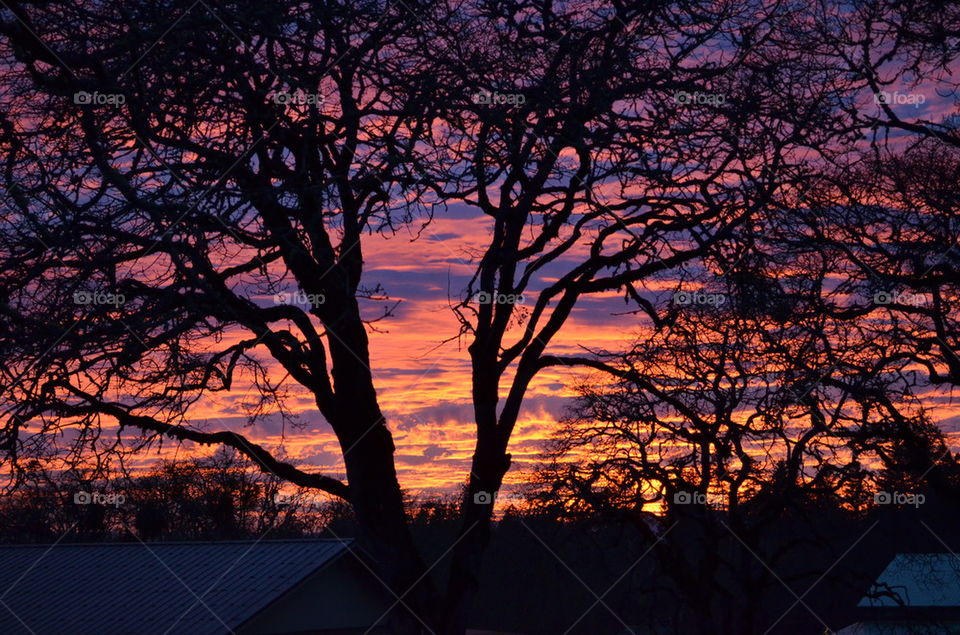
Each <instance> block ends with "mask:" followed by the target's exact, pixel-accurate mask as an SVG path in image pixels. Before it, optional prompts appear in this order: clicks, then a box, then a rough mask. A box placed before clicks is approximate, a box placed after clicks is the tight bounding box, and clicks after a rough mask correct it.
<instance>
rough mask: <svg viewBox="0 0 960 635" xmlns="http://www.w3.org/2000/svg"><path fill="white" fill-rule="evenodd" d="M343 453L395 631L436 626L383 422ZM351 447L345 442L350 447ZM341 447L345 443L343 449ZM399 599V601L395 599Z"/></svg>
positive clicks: (355, 505) (426, 579) (431, 591)
mask: <svg viewBox="0 0 960 635" xmlns="http://www.w3.org/2000/svg"><path fill="white" fill-rule="evenodd" d="M374 426H375V427H374V428H373V429H372V431H370V432H369V433H368V434H366V435H365V436H364V437H363V438H362V439H359V440H358V441H356V442H355V445H354V446H353V447H352V448H350V449H349V452H347V454H346V465H347V479H348V481H349V487H350V497H351V502H352V505H353V508H354V511H355V512H356V514H357V519H358V521H359V524H360V529H361V532H362V535H361V536H360V539H361V545H363V547H364V549H365V550H366V551H367V552H368V553H369V554H370V555H371V556H372V558H373V560H374V571H375V573H376V574H377V575H378V576H380V577H381V582H383V583H384V585H385V586H386V587H387V588H388V589H389V591H388V592H387V593H386V594H385V597H386V600H387V603H388V605H389V604H394V603H395V602H396V606H395V607H394V610H393V611H392V613H391V615H390V619H389V623H390V626H391V630H392V631H393V632H395V633H403V634H407V633H411V634H419V633H424V632H428V631H427V627H429V628H430V629H432V630H434V631H436V628H435V624H436V622H437V620H436V616H435V615H434V613H435V611H436V599H437V598H436V592H435V590H434V588H433V585H432V583H431V580H430V579H429V577H428V576H426V575H425V573H426V567H425V565H424V562H423V560H422V558H421V557H420V554H419V552H418V550H417V548H416V546H415V545H414V542H413V538H412V536H411V534H410V529H409V526H408V524H407V519H406V512H405V510H404V506H403V497H402V492H401V490H400V484H399V482H398V480H397V474H396V471H395V469H394V463H393V441H392V439H391V436H390V432H389V431H388V430H387V428H386V426H385V425H384V424H383V423H382V422H381V423H379V424H374ZM348 447H349V446H348ZM344 449H345V450H346V449H347V448H344ZM398 597H399V598H400V600H399V601H398V599H397V598H398Z"/></svg>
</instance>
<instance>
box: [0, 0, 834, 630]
mask: <svg viewBox="0 0 960 635" xmlns="http://www.w3.org/2000/svg"><path fill="white" fill-rule="evenodd" d="M171 14H174V15H177V16H179V20H178V22H177V23H176V28H171V27H170V20H169V16H170V15H171ZM0 15H2V16H3V21H2V23H0V55H2V56H3V61H2V68H3V78H4V85H5V87H6V88H7V90H6V91H5V92H4V93H3V95H2V96H0V103H2V113H3V114H2V115H0V131H2V136H0V149H2V151H3V154H4V163H3V165H4V171H3V182H4V185H5V189H6V194H7V196H6V197H5V198H4V202H3V207H2V208H0V209H2V211H0V214H2V216H0V224H2V226H3V229H4V231H3V235H2V237H0V300H2V302H0V354H2V355H3V356H4V358H5V360H7V364H6V365H5V367H4V369H3V371H2V375H0V389H2V391H3V394H2V399H3V403H4V407H3V415H4V435H3V442H4V448H5V451H6V455H7V456H8V458H10V459H11V462H10V465H11V466H13V469H14V470H16V465H17V459H20V458H22V457H28V458H29V457H31V456H37V455H46V454H48V453H51V452H53V453H55V454H57V455H58V456H62V455H63V454H64V453H66V454H67V455H68V456H70V458H71V459H72V460H73V461H74V462H79V463H83V464H92V466H93V467H94V468H95V469H99V470H103V471H106V470H107V469H109V468H110V467H111V466H112V465H113V464H114V462H117V461H119V462H122V461H123V460H124V457H125V456H126V455H128V454H129V453H130V452H142V451H143V450H144V449H145V448H147V447H149V446H152V445H155V444H156V443H159V442H161V441H162V440H163V439H172V440H174V441H175V442H183V441H191V442H195V443H200V444H208V445H226V446H229V447H232V448H234V449H236V450H237V451H239V452H241V453H243V454H244V455H246V456H247V457H249V458H250V459H251V460H252V461H254V462H255V463H256V464H257V465H259V466H260V467H261V468H262V469H264V470H267V471H270V472H272V473H274V474H276V475H278V476H279V477H281V478H283V479H285V480H287V481H289V482H291V483H293V484H296V485H298V486H302V487H309V488H314V489H317V490H322V491H324V492H327V493H330V494H332V495H335V496H338V497H341V498H343V499H345V500H348V501H349V502H350V504H351V505H352V506H353V508H354V510H355V511H356V515H357V519H358V521H359V525H360V526H361V527H362V528H363V531H364V532H365V537H366V539H367V541H368V542H369V544H370V545H371V549H372V551H373V553H374V556H375V558H376V559H377V561H378V562H379V565H380V567H381V570H380V572H379V573H380V574H381V575H382V576H383V578H384V580H385V581H386V582H387V584H388V585H389V587H390V588H391V589H392V590H393V591H394V593H395V594H396V595H397V598H398V605H400V606H401V608H407V609H409V611H407V612H405V613H401V614H398V615H397V616H396V617H395V619H396V620H397V622H396V625H395V626H396V628H397V630H400V631H406V632H415V631H416V630H418V629H421V628H428V629H436V630H441V631H444V632H450V633H462V632H463V631H464V629H465V627H466V620H467V617H468V615H469V609H470V604H471V601H472V598H473V596H474V594H475V593H476V589H477V575H478V570H479V564H480V561H481V556H482V553H483V551H484V549H485V547H486V545H487V543H488V541H489V536H490V523H491V514H492V506H491V505H490V504H489V497H487V496H480V495H481V494H493V493H495V492H496V491H497V490H498V489H499V488H500V486H501V484H502V482H503V478H504V475H505V474H506V472H507V470H508V469H509V467H510V453H509V445H510V439H511V435H512V433H513V431H514V429H515V427H516V425H517V422H518V420H519V418H520V415H521V408H522V405H523V403H524V399H525V397H526V395H527V393H528V391H529V389H530V387H531V385H532V383H533V382H534V380H535V378H536V376H537V375H538V373H540V372H541V371H543V370H544V369H546V368H549V367H553V366H583V365H586V366H590V365H592V364H593V362H592V360H591V359H589V357H583V356H576V355H563V354H560V353H563V352H564V351H562V350H556V349H555V348H551V346H552V345H555V344H556V340H557V339H558V334H559V333H560V332H561V331H562V330H563V329H564V328H565V326H566V325H567V324H568V323H569V322H570V321H571V318H572V317H573V316H574V315H575V310H577V309H578V308H582V307H583V306H584V300H585V299H590V298H596V297H604V296H615V295H620V296H622V297H624V298H626V299H627V301H628V302H630V303H632V305H631V310H636V311H637V312H639V313H640V314H644V315H646V316H648V317H649V318H650V319H651V320H652V321H653V322H655V323H659V320H660V317H659V315H658V311H657V309H656V307H655V306H653V304H652V303H651V301H650V300H649V299H648V297H647V295H648V292H649V290H650V289H649V288H648V287H650V286H651V285H653V286H655V285H658V284H662V282H663V277H664V276H667V275H668V274H670V272H678V271H679V270H680V268H681V267H682V266H683V265H685V264H687V263H693V262H695V261H697V262H706V263H707V266H709V267H711V268H712V269H713V270H715V271H717V272H727V271H729V270H730V269H731V266H732V265H733V264H735V263H736V261H737V259H738V258H739V256H741V255H742V254H740V253H738V252H736V249H737V248H738V245H740V244H741V240H740V238H741V237H742V236H743V235H744V233H749V232H751V231H753V230H755V229H757V228H759V227H761V226H762V225H761V223H762V222H763V221H764V220H765V218H766V216H765V215H764V212H765V211H766V210H768V209H770V208H771V207H777V205H778V204H780V202H782V200H783V199H785V198H788V194H789V193H790V192H792V191H793V190H794V189H795V188H796V186H797V184H798V183H801V182H803V181H805V180H806V179H807V178H808V176H809V174H810V172H811V171H812V170H814V169H815V168H816V167H817V165H818V163H819V162H821V161H822V160H823V159H824V158H832V156H833V155H834V154H835V153H836V152H839V150H835V149H834V145H835V144H841V145H842V143H843V142H844V141H845V140H846V138H847V135H848V134H849V131H850V129H851V125H852V124H851V123H850V121H849V114H848V113H846V112H845V111H844V110H843V109H841V108H839V107H838V106H839V105H840V104H841V103H842V97H843V96H844V94H845V91H847V90H848V89H849V86H850V80H849V78H848V76H847V75H846V74H845V73H844V72H842V70H840V69H837V68H835V67H834V66H832V65H830V64H826V63H824V61H825V60H824V54H823V52H822V51H819V50H816V49H810V48H808V47H806V46H804V43H803V42H804V37H805V36H806V35H810V36H811V37H812V36H813V35H814V34H813V33H808V31H809V29H810V28H812V27H811V26H810V25H811V23H810V22H809V21H808V20H807V17H808V16H807V14H805V13H804V10H803V9H801V8H798V7H767V6H765V5H764V3H762V2H759V1H758V2H750V3H748V6H741V5H737V6H734V5H731V4H729V3H724V2H716V3H715V2H692V3H691V2H678V3H653V4H649V3H648V4H642V5H639V6H633V5H625V4H621V3H612V4H610V5H606V4H603V3H597V4H596V5H593V4H590V5H589V6H582V5H579V4H577V3H562V4H555V3H535V2H512V1H510V2H490V3H488V2H478V3H465V4H464V5H457V6H448V5H446V4H442V3H428V2H423V3H421V2H403V3H399V4H397V5H394V4H389V3H380V2H360V3H353V2H345V3H339V2H323V3H314V4H309V5H304V4H302V3H274V4H272V5H271V6H269V7H266V6H263V5H262V3H261V4H259V5H258V4H256V3H251V2H240V3H232V4H222V5H221V4H220V3H210V4H209V5H208V4H207V3H199V4H196V3H194V4H192V5H191V4H190V3H187V2H180V1H179V0H177V1H174V2H167V3H159V4H151V5H149V6H142V4H141V3H118V4H112V5H103V4H100V3H84V2H68V1H63V2H50V3H42V4H32V3H31V4H27V3H14V4H10V5H9V8H7V9H5V10H3V12H2V14H0ZM434 204H462V205H467V206H469V207H470V208H471V209H475V210H477V211H478V212H479V213H481V214H482V215H484V217H485V218H488V219H489V222H490V233H489V236H488V237H484V243H483V248H482V252H481V253H480V254H479V255H478V258H477V262H476V264H477V271H476V276H475V277H474V279H473V280H472V281H471V283H470V284H469V285H468V287H467V289H466V290H465V293H464V296H463V297H461V298H458V299H457V302H455V310H456V311H457V315H458V316H459V318H460V320H461V325H462V331H461V333H460V335H461V337H462V338H463V339H464V340H465V342H466V345H467V350H468V352H469V355H470V361H471V365H472V387H471V388H472V399H473V406H474V416H475V423H476V431H477V441H476V448H475V453H474V456H473V459H472V464H471V474H470V477H469V482H468V485H467V488H466V491H465V497H464V503H463V506H462V512H461V513H462V517H463V526H462V532H461V534H460V535H459V536H458V537H457V541H456V544H455V546H454V548H453V550H454V553H453V560H454V561H453V566H452V568H451V577H450V579H449V581H448V583H447V585H446V590H445V591H443V592H442V593H441V592H438V591H436V590H435V589H434V588H433V584H432V582H431V578H430V576H429V575H428V571H429V570H428V569H427V567H426V566H425V565H424V563H423V561H422V559H421V557H420V555H419V554H418V553H417V550H416V549H415V548H414V546H413V542H412V540H411V538H410V532H409V528H408V524H407V515H406V513H405V509H404V501H403V496H402V492H401V489H400V486H399V483H398V480H397V475H396V469H395V465H394V460H393V452H394V443H393V439H392V436H391V434H390V431H389V429H388V427H387V425H386V421H385V419H384V416H383V413H382V412H381V410H380V406H379V404H378V400H377V394H376V386H375V384H374V381H373V376H372V371H371V369H370V351H369V342H368V338H367V331H366V328H367V327H368V320H367V319H366V316H368V315H369V312H365V311H364V309H363V307H364V306H367V304H366V303H367V302H370V303H372V304H373V305H374V306H377V307H379V308H382V306H383V305H382V304H377V303H378V301H379V300H382V295H381V294H380V293H379V291H378V289H376V288H375V285H371V286H374V288H369V287H367V286H365V284H366V283H368V282H369V281H368V280H366V279H365V277H364V237H365V236H367V235H370V234H372V233H375V232H382V233H390V232H392V231H394V230H395V229H396V228H397V227H399V226H400V225H402V224H406V223H412V222H423V221H426V220H429V217H430V215H431V214H432V212H433V207H434ZM708 256H709V258H708ZM290 291H295V292H296V293H297V297H298V298H303V300H304V301H303V302H302V303H301V305H300V306H296V305H291V304H289V303H282V302H281V303H276V302H275V303H271V302H270V301H269V298H271V297H273V296H274V295H275V294H282V293H286V292H290ZM521 296H522V297H523V299H524V301H523V302H518V300H519V299H520V298H521ZM264 297H266V298H267V300H266V301H265V300H264ZM526 302H529V304H525V303H526ZM637 307H639V308H638V309H637ZM275 366H279V368H281V369H282V371H283V373H284V374H285V376H284V380H285V379H287V378H289V379H290V380H292V382H294V383H295V384H296V385H298V386H299V387H301V388H302V389H303V390H305V391H306V392H307V393H309V395H310V396H311V398H312V400H313V401H314V403H315V404H316V407H317V410H318V411H319V413H320V414H321V415H322V416H323V418H324V419H326V420H327V421H328V422H329V423H330V425H331V426H332V428H333V431H334V433H335V434H336V436H337V439H338V440H339V443H340V446H341V450H342V456H343V461H344V465H345V469H346V476H347V479H346V482H343V481H341V480H338V479H336V478H333V477H330V476H327V475H321V474H316V473H312V472H307V471H304V470H301V469H299V468H297V467H295V466H294V465H292V464H291V463H289V462H286V461H284V460H282V458H280V457H279V456H278V455H276V454H274V453H272V452H271V451H270V450H269V449H267V448H265V447H261V446H259V445H256V444H254V443H253V442H252V441H251V440H249V439H247V438H245V437H244V436H242V435H239V434H238V433H236V432H233V431H229V430H206V429H200V428H198V427H197V426H196V425H194V424H193V422H192V421H191V414H192V413H193V412H194V411H195V408H196V405H197V404H198V402H200V400H202V399H203V398H204V397H205V396H209V395H210V394H216V393H224V394H235V393H236V392H238V391H240V390H241V389H242V387H248V386H249V387H253V388H254V392H253V394H254V396H255V397H256V399H257V401H255V403H253V404H251V419H252V421H253V422H254V423H255V422H256V421H257V420H258V418H259V416H260V415H261V414H262V413H263V412H265V411H267V410H280V412H281V413H285V412H286V411H285V405H284V398H283V397H284V389H283V388H282V386H281V385H280V384H281V383H282V381H280V382H279V383H278V380H277V378H276V377H275V375H274V374H272V373H271V372H270V370H271V368H273V367H275ZM64 443H65V445H66V447H60V446H61V445H63V444H64Z"/></svg>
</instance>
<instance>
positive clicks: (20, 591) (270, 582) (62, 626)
mask: <svg viewBox="0 0 960 635" xmlns="http://www.w3.org/2000/svg"><path fill="white" fill-rule="evenodd" d="M383 591H384V587H383V586H382V585H381V584H380V583H379V582H378V581H377V579H376V577H375V576H374V575H373V574H372V573H371V572H370V570H369V569H368V568H367V566H366V563H365V562H363V561H362V560H361V556H360V554H359V553H357V552H356V550H355V549H354V547H353V545H352V544H350V542H349V541H339V540H262V541H237V542H176V543H140V542H134V543H110V544H58V545H37V546H0V633H4V634H5V635H19V634H21V633H22V634H25V635H31V634H35V635H59V634H61V633H62V634H64V635H66V634H68V633H69V634H71V635H83V634H89V635H94V634H97V635H114V634H117V635H120V634H127V633H136V634H138V635H140V634H143V635H148V634H153V633H156V634H157V635H161V634H163V633H171V634H174V633H190V634H191V635H204V634H210V635H218V634H220V633H229V632H234V633H237V634H238V635H267V634H280V633H288V634H289V633H300V634H306V633H311V634H315V635H321V634H322V635H348V634H352V633H366V632H370V633H382V632H385V627H383V626H375V625H377V624H382V623H383V616H384V614H385V613H386V612H387V610H388V609H389V607H390V606H391V604H392V602H388V601H387V598H386V597H385V594H384V592H383ZM371 627H373V628H371Z"/></svg>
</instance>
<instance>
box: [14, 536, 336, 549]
mask: <svg viewBox="0 0 960 635" xmlns="http://www.w3.org/2000/svg"><path fill="white" fill-rule="evenodd" d="M279 543H297V544H305V543H328V544H333V543H340V544H343V545H350V544H353V543H354V539H353V538H342V539H341V538H275V539H270V540H266V539H264V540H257V539H249V540H158V541H150V542H144V541H138V540H131V541H123V542H121V541H111V542H52V543H51V542H44V543H34V544H29V543H26V544H25V543H18V544H3V543H0V549H41V548H48V549H49V548H52V547H54V546H56V547H123V546H128V545H129V546H137V547H142V546H143V545H146V546H148V547H162V546H173V545H257V544H279Z"/></svg>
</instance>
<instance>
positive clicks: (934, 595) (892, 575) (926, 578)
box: [837, 553, 960, 635]
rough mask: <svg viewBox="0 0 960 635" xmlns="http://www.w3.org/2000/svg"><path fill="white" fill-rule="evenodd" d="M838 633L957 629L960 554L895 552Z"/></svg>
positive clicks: (959, 624)
mask: <svg viewBox="0 0 960 635" xmlns="http://www.w3.org/2000/svg"><path fill="white" fill-rule="evenodd" d="M856 615H857V622H856V623H854V624H851V625H850V626H847V627H846V628H843V629H841V630H839V631H837V635H875V634H876V635H879V634H884V635H886V634H888V633H890V634H897V635H901V634H911V633H938V634H940V633H960V556H957V555H956V554H952V553H901V554H897V555H896V556H894V558H893V560H891V561H890V564H888V565H887V567H886V568H885V569H884V570H883V572H882V573H881V574H880V576H879V577H878V578H877V579H876V581H875V582H874V583H873V584H872V585H871V586H870V588H869V589H868V590H867V592H866V593H865V594H864V596H863V598H862V599H861V600H860V602H859V603H858V604H857V608H856Z"/></svg>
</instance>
